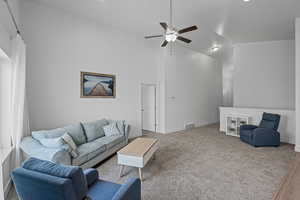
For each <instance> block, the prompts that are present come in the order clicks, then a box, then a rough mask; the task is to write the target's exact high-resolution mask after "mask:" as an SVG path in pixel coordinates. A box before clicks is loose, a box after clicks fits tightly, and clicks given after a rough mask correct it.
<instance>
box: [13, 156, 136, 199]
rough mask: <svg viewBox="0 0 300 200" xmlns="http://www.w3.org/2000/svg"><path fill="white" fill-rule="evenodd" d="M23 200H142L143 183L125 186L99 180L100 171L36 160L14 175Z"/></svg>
mask: <svg viewBox="0 0 300 200" xmlns="http://www.w3.org/2000/svg"><path fill="white" fill-rule="evenodd" d="M12 179H13V182H14V184H15V187H16V191H17V194H18V196H19V197H20V199H22V200H41V199H43V200H85V199H87V200H88V199H90V200H141V181H140V180H139V179H136V178H133V179H129V180H128V181H127V182H126V183H125V184H124V185H119V184H116V183H111V182H108V181H103V180H99V179H98V171H97V170H95V169H87V170H85V171H83V170H82V169H81V168H79V167H75V166H65V165H59V164H55V163H52V162H49V161H43V160H39V159H36V158H30V159H29V160H27V161H25V162H24V163H23V165H22V167H20V168H17V169H15V170H14V171H13V172H12Z"/></svg>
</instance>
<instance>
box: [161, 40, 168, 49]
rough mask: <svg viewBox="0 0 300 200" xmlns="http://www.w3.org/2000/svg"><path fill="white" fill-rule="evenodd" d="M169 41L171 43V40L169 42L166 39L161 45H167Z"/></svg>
mask: <svg viewBox="0 0 300 200" xmlns="http://www.w3.org/2000/svg"><path fill="white" fill-rule="evenodd" d="M168 43H169V42H168V41H167V40H165V41H164V43H162V45H161V47H165V46H167V44H168Z"/></svg>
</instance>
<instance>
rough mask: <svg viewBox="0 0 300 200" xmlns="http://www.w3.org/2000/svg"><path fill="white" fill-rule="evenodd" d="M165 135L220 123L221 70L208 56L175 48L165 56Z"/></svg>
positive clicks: (218, 64)
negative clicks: (192, 127) (187, 125)
mask: <svg viewBox="0 0 300 200" xmlns="http://www.w3.org/2000/svg"><path fill="white" fill-rule="evenodd" d="M165 59H166V61H165V66H164V67H165V69H164V70H165V72H164V75H165V88H164V90H165V93H164V95H165V99H164V100H163V102H165V120H166V127H165V132H167V133H169V132H175V131H180V130H183V129H184V125H185V124H186V123H194V124H195V125H196V126H201V125H206V124H211V123H216V122H218V121H219V114H218V107H219V106H220V105H221V104H222V66H221V64H220V63H219V62H218V61H216V60H215V59H212V58H211V57H209V56H206V55H203V54H201V53H198V52H195V51H192V50H189V49H187V48H182V47H180V46H179V45H175V47H174V51H173V54H172V56H170V54H169V51H168V50H167V51H166V53H165Z"/></svg>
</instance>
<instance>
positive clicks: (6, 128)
mask: <svg viewBox="0 0 300 200" xmlns="http://www.w3.org/2000/svg"><path fill="white" fill-rule="evenodd" d="M11 70H12V69H11V65H10V59H9V57H8V56H7V55H6V54H5V52H4V51H3V50H2V49H0V148H9V147H10V146H11V145H10V137H11V136H10V132H11V131H10V127H11V126H10V124H9V119H10V114H11V112H10V109H11V99H10V97H11V94H10V92H11V77H12V76H11V73H12V72H11Z"/></svg>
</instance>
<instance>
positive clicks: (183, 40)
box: [177, 36, 192, 43]
mask: <svg viewBox="0 0 300 200" xmlns="http://www.w3.org/2000/svg"><path fill="white" fill-rule="evenodd" d="M177 39H178V40H180V41H182V42H185V43H191V42H192V40H190V39H187V38H185V37H181V36H178V37H177Z"/></svg>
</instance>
